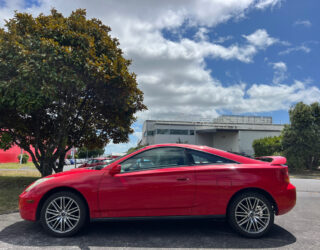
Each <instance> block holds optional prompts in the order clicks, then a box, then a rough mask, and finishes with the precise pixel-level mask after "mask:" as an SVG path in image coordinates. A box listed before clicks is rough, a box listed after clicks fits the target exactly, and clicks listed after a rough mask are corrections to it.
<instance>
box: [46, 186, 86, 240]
mask: <svg viewBox="0 0 320 250" xmlns="http://www.w3.org/2000/svg"><path fill="white" fill-rule="evenodd" d="M86 217H87V214H86V206H85V203H84V201H83V199H82V198H81V197H79V196H78V195H76V194H74V193H72V192H67V191H63V192H58V193H55V194H53V195H51V196H50V197H49V198H48V199H47V200H46V201H45V203H44V205H43V207H42V209H41V216H40V222H41V225H42V227H43V228H44V229H45V231H46V232H47V233H49V234H51V235H53V236H56V237H67V236H71V235H74V234H76V233H77V232H78V231H79V230H80V229H81V228H82V227H83V225H84V224H85V222H86Z"/></svg>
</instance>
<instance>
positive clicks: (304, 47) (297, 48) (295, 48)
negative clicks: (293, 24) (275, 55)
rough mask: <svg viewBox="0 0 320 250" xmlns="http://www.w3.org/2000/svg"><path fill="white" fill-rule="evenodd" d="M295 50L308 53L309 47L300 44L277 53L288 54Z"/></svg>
mask: <svg viewBox="0 0 320 250" xmlns="http://www.w3.org/2000/svg"><path fill="white" fill-rule="evenodd" d="M297 51H301V52H304V53H309V52H310V51H311V49H310V48H309V47H307V46H306V45H300V46H297V47H291V48H288V49H286V50H283V51H280V52H279V55H288V54H290V53H292V52H297Z"/></svg>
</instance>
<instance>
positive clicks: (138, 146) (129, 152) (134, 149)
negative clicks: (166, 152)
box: [127, 144, 145, 154]
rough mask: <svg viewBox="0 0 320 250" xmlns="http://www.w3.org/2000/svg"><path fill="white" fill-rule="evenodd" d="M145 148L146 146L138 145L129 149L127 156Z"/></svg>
mask: <svg viewBox="0 0 320 250" xmlns="http://www.w3.org/2000/svg"><path fill="white" fill-rule="evenodd" d="M144 147H145V146H144V145H140V144H138V145H137V146H136V147H131V148H129V149H128V151H127V154H131V153H132V152H134V151H136V150H138V149H140V148H144Z"/></svg>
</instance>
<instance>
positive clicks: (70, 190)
mask: <svg viewBox="0 0 320 250" xmlns="http://www.w3.org/2000/svg"><path fill="white" fill-rule="evenodd" d="M62 191H68V192H72V193H74V194H76V195H78V196H79V197H80V198H81V199H82V200H83V201H84V204H85V206H86V212H87V215H88V216H87V218H88V219H90V217H91V216H90V209H89V205H88V201H87V200H86V198H85V197H84V196H83V194H82V193H81V192H79V191H78V190H76V189H75V188H72V187H66V186H62V187H56V188H53V189H50V190H49V191H47V192H46V193H45V194H44V195H43V196H42V198H41V200H40V201H39V203H38V206H37V211H36V220H39V219H40V213H41V208H42V206H43V204H44V203H45V201H46V200H47V199H48V198H49V197H50V196H51V195H52V194H54V193H57V192H62Z"/></svg>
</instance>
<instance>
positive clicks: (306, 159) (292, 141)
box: [282, 102, 320, 170]
mask: <svg viewBox="0 0 320 250" xmlns="http://www.w3.org/2000/svg"><path fill="white" fill-rule="evenodd" d="M289 116H290V125H286V126H285V128H284V130H283V139H282V146H283V149H284V154H285V156H286V157H287V160H288V166H289V167H291V168H295V169H305V168H308V169H309V170H312V169H315V168H317V167H318V166H319V156H320V104H319V103H318V102H315V103H313V104H311V105H307V104H304V103H303V102H299V103H297V104H296V105H295V106H294V107H292V108H291V109H290V110H289Z"/></svg>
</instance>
